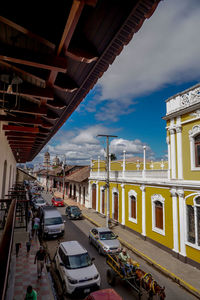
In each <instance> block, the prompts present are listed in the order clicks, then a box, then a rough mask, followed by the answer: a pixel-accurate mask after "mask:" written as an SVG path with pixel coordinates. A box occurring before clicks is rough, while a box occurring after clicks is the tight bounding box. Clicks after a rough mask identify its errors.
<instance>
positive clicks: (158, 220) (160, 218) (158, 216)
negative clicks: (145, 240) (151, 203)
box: [155, 201, 163, 229]
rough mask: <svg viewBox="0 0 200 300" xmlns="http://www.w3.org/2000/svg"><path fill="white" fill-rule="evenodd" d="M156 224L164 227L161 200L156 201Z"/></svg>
mask: <svg viewBox="0 0 200 300" xmlns="http://www.w3.org/2000/svg"><path fill="white" fill-rule="evenodd" d="M155 225H156V227H157V228H159V229H163V205H162V203H161V202H159V201H156V202H155Z"/></svg>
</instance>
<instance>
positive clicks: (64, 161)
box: [63, 154, 66, 200]
mask: <svg viewBox="0 0 200 300" xmlns="http://www.w3.org/2000/svg"><path fill="white" fill-rule="evenodd" d="M63 157H64V160H63V200H64V198H65V163H66V158H65V154H64V155H63Z"/></svg>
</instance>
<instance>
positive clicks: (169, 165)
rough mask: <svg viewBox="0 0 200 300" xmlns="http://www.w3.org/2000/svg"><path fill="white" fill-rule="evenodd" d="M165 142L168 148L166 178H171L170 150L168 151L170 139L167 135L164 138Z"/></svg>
mask: <svg viewBox="0 0 200 300" xmlns="http://www.w3.org/2000/svg"><path fill="white" fill-rule="evenodd" d="M166 142H167V150H168V179H170V178H171V174H170V171H171V151H170V140H169V136H167V138H166Z"/></svg>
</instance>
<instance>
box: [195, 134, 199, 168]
mask: <svg viewBox="0 0 200 300" xmlns="http://www.w3.org/2000/svg"><path fill="white" fill-rule="evenodd" d="M194 146H195V165H196V167H200V134H198V135H197V136H196V137H195V138H194Z"/></svg>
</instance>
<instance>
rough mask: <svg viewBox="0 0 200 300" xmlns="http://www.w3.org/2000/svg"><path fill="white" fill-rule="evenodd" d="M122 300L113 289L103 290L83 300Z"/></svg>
mask: <svg viewBox="0 0 200 300" xmlns="http://www.w3.org/2000/svg"><path fill="white" fill-rule="evenodd" d="M102 299H103V300H123V298H122V297H121V296H120V295H119V294H117V293H116V292H115V291H114V290H113V289H104V290H99V291H96V292H93V293H91V294H89V295H88V296H87V297H86V298H85V299H84V300H102Z"/></svg>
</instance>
